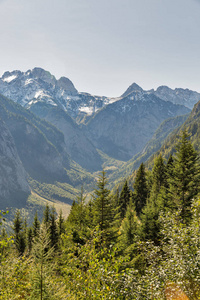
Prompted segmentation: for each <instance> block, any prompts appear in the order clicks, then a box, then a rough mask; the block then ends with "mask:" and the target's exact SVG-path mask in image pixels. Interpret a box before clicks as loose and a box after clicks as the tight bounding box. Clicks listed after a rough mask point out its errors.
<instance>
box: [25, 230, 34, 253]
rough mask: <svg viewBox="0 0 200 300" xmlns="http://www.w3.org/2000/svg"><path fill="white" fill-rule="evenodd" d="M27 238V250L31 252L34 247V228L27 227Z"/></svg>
mask: <svg viewBox="0 0 200 300" xmlns="http://www.w3.org/2000/svg"><path fill="white" fill-rule="evenodd" d="M26 239H27V242H26V244H27V250H28V252H29V253H30V252H31V249H32V243H33V229H32V228H31V227H29V228H28V229H27V234H26Z"/></svg>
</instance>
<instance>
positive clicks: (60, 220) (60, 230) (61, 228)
mask: <svg viewBox="0 0 200 300" xmlns="http://www.w3.org/2000/svg"><path fill="white" fill-rule="evenodd" d="M64 232H65V226H64V218H63V215H62V210H60V213H59V216H58V235H59V236H61V234H62V233H64Z"/></svg>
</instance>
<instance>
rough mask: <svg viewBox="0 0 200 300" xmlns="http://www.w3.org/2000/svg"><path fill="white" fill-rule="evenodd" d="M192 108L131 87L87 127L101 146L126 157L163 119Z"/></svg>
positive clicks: (116, 156)
mask: <svg viewBox="0 0 200 300" xmlns="http://www.w3.org/2000/svg"><path fill="white" fill-rule="evenodd" d="M189 111H190V110H189V109H188V108H186V107H185V106H183V105H176V104H173V103H172V102H169V101H163V100H161V99H160V98H158V97H157V96H155V95H154V94H151V93H150V94H148V93H141V91H139V92H138V91H137V92H135V91H132V92H130V93H128V96H125V97H123V98H121V99H120V100H118V101H115V102H114V103H111V104H108V105H107V106H105V107H104V108H103V109H101V110H100V111H98V112H97V113H96V114H95V115H94V116H93V118H92V119H90V120H89V122H88V123H87V124H86V125H85V127H84V129H85V132H86V134H87V135H88V137H89V139H90V140H92V142H93V144H94V145H95V146H96V147H97V148H98V149H100V150H101V151H103V152H104V153H106V154H107V155H109V156H111V157H114V158H116V159H119V160H124V161H127V160H129V159H131V158H132V157H133V156H134V155H135V154H137V153H138V152H140V151H141V150H142V149H143V147H144V146H145V144H146V143H147V142H148V141H149V140H150V139H151V138H152V136H153V134H154V133H155V131H156V129H157V128H158V127H159V125H160V124H161V123H162V122H163V121H164V120H166V119H168V118H170V117H175V116H178V115H183V114H187V113H188V112H189Z"/></svg>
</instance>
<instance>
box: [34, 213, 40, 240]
mask: <svg viewBox="0 0 200 300" xmlns="http://www.w3.org/2000/svg"><path fill="white" fill-rule="evenodd" d="M39 230H40V222H39V220H38V214H37V211H36V213H35V217H34V221H33V236H34V237H36V236H37V235H38V234H39Z"/></svg>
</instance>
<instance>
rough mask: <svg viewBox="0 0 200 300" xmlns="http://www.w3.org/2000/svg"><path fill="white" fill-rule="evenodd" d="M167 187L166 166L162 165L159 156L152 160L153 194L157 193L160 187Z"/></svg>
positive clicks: (162, 162) (161, 159)
mask: <svg viewBox="0 0 200 300" xmlns="http://www.w3.org/2000/svg"><path fill="white" fill-rule="evenodd" d="M166 185H167V178H166V166H165V164H164V161H163V158H162V155H161V154H160V155H159V156H158V157H157V158H155V159H154V166H153V169H152V186H153V190H154V193H157V194H158V193H159V192H160V189H161V187H163V186H166Z"/></svg>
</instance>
